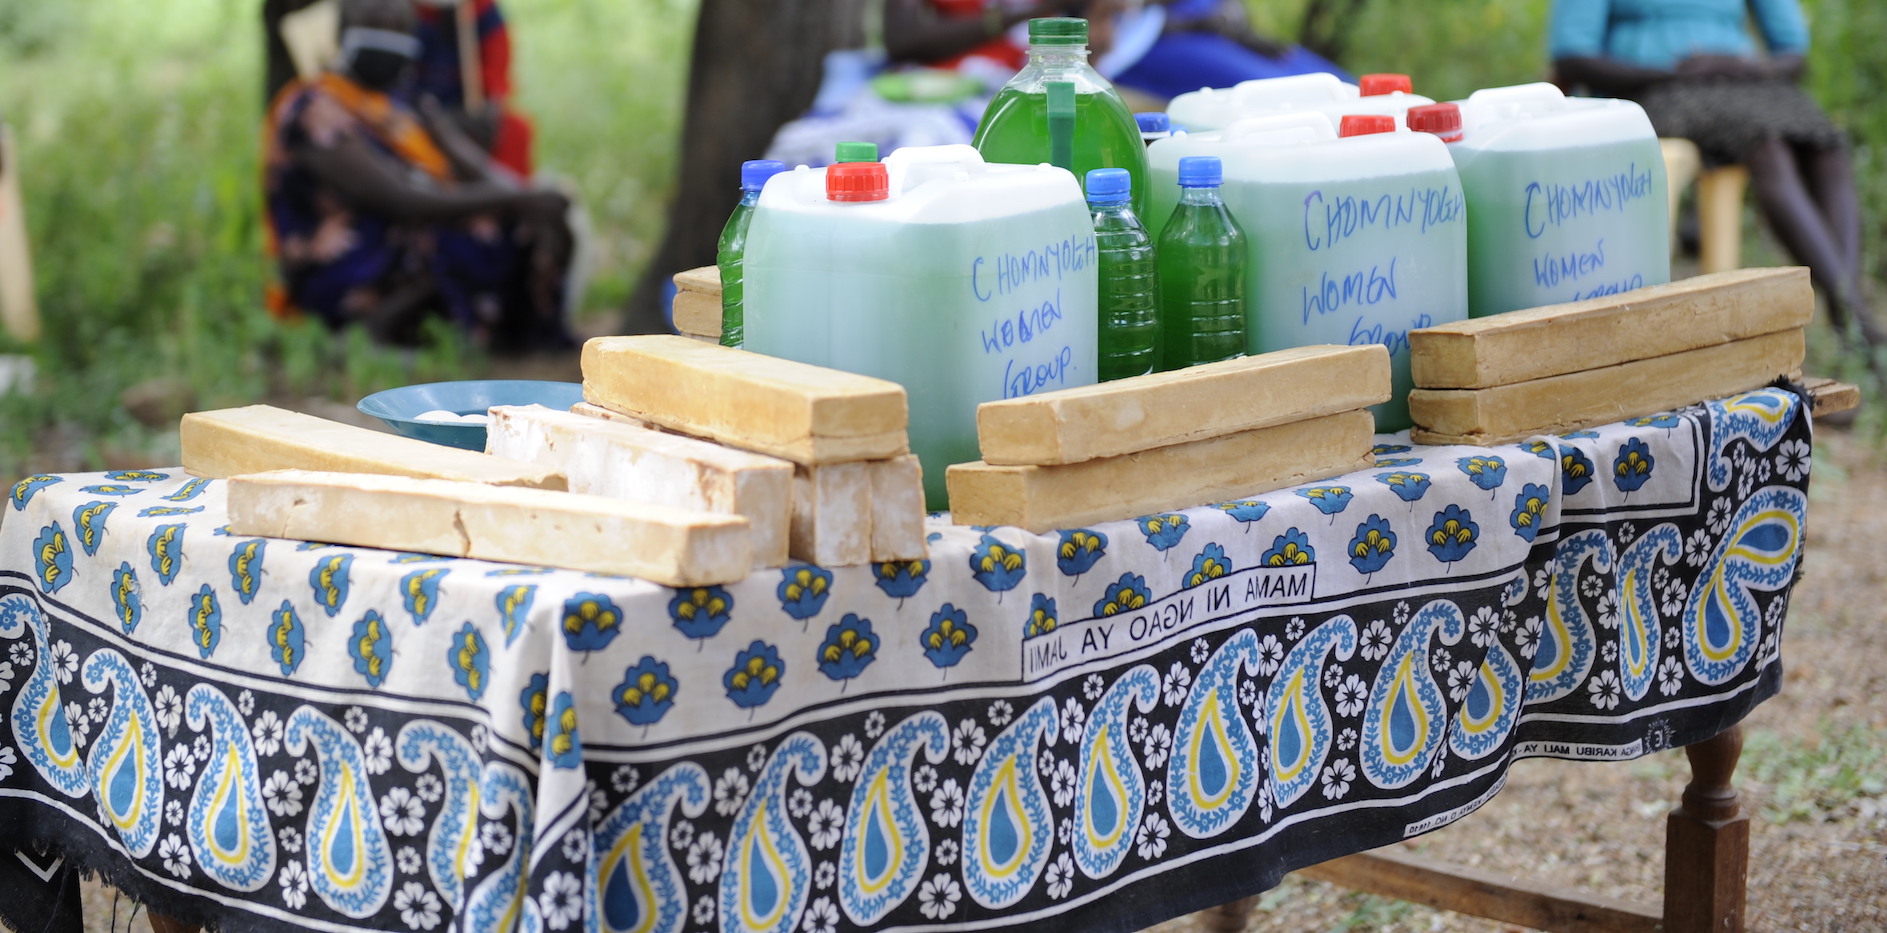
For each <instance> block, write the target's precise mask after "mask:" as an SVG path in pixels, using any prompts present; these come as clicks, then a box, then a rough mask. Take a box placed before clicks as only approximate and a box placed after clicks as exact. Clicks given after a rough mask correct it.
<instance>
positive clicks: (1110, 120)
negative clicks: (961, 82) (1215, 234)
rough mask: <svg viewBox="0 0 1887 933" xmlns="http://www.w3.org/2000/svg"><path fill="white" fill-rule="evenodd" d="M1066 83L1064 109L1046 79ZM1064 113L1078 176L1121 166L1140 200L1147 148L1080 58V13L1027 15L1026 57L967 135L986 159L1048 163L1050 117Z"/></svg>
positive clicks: (1084, 39)
mask: <svg viewBox="0 0 1887 933" xmlns="http://www.w3.org/2000/svg"><path fill="white" fill-rule="evenodd" d="M1064 82H1065V83H1067V84H1071V85H1073V91H1074V94H1073V102H1072V111H1073V112H1072V114H1067V113H1063V112H1061V107H1060V106H1059V102H1052V101H1051V99H1050V88H1049V85H1050V84H1052V83H1064ZM1070 116H1072V122H1073V139H1072V142H1073V148H1072V152H1071V156H1072V159H1071V164H1068V165H1063V166H1062V167H1063V168H1066V169H1068V170H1069V171H1072V172H1074V173H1075V177H1076V178H1078V179H1079V178H1086V177H1087V174H1088V172H1089V171H1090V170H1092V169H1097V168H1124V169H1126V170H1127V173H1128V174H1129V175H1131V176H1133V190H1134V206H1135V209H1136V210H1144V209H1145V208H1146V185H1147V153H1146V144H1145V143H1143V142H1141V140H1140V127H1139V125H1138V124H1136V123H1135V122H1134V118H1133V112H1132V111H1130V110H1128V109H1127V105H1126V103H1124V102H1123V101H1122V100H1121V99H1120V95H1119V94H1118V93H1117V92H1115V90H1114V86H1113V85H1111V84H1109V83H1107V79H1106V78H1103V77H1101V75H1100V73H1099V72H1097V71H1095V70H1094V68H1093V67H1092V66H1090V65H1089V64H1088V21H1087V20H1084V19H1073V18H1068V17H1049V18H1045V19H1032V20H1029V63H1028V64H1027V65H1026V66H1024V67H1023V69H1022V70H1021V71H1020V72H1018V73H1017V74H1016V76H1015V77H1014V78H1012V79H1010V81H1009V83H1008V84H1006V85H1004V86H1003V89H1002V90H1001V91H998V92H997V93H996V97H995V99H993V100H991V101H990V102H989V108H988V109H986V110H984V111H983V119H982V122H981V123H979V124H977V127H976V136H975V138H973V139H972V140H971V141H970V144H971V145H973V146H975V147H976V149H977V151H978V152H981V153H982V154H983V158H984V159H985V160H987V161H990V162H1011V163H1018V164H1022V165H1037V164H1040V163H1043V162H1050V163H1055V164H1059V163H1056V162H1055V159H1054V158H1052V157H1051V152H1050V149H1051V145H1050V143H1051V133H1052V131H1053V129H1054V127H1053V124H1055V123H1057V122H1060V123H1062V125H1063V126H1065V125H1066V121H1067V120H1068V118H1069V117H1070Z"/></svg>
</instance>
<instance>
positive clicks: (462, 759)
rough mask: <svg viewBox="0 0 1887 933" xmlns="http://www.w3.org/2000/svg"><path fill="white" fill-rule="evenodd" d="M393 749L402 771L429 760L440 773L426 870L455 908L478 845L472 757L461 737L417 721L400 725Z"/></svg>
mask: <svg viewBox="0 0 1887 933" xmlns="http://www.w3.org/2000/svg"><path fill="white" fill-rule="evenodd" d="M394 749H395V751H396V752H397V753H398V754H399V757H400V765H401V767H404V768H405V769H406V770H408V771H412V772H414V773H421V772H424V771H426V770H428V769H429V768H430V767H431V766H432V762H433V761H435V760H437V761H438V762H439V766H440V768H441V769H443V770H444V771H445V793H444V795H443V796H442V798H441V799H440V802H439V815H438V816H437V817H435V818H434V819H433V823H432V832H431V833H430V834H429V835H428V836H427V838H426V870H427V872H428V873H429V874H430V875H431V876H432V884H433V888H434V889H436V890H437V891H438V892H439V896H440V897H442V898H444V899H445V902H446V903H448V904H457V903H458V902H459V899H460V897H462V896H463V895H464V893H465V878H466V876H467V875H470V874H471V873H472V870H473V869H474V868H476V867H477V863H476V862H474V861H471V859H472V857H473V850H474V848H475V846H476V845H477V842H478V811H479V799H478V798H479V783H478V782H479V775H480V771H481V768H480V765H479V760H478V755H477V753H476V752H474V751H473V750H472V743H470V742H468V741H466V740H465V737H464V736H461V735H459V734H458V733H456V732H453V731H452V730H450V729H447V728H446V727H445V726H443V725H441V724H439V723H436V722H431V721H429V720H423V719H422V720H415V721H412V722H409V723H407V724H406V725H405V726H403V727H401V729H400V735H399V738H398V739H397V740H396V741H395V742H394Z"/></svg>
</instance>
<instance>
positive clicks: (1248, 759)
mask: <svg viewBox="0 0 1887 933" xmlns="http://www.w3.org/2000/svg"><path fill="white" fill-rule="evenodd" d="M1346 621H1347V620H1346ZM1341 624H1342V623H1338V625H1339V627H1340V626H1341ZM1318 631H1319V632H1321V631H1323V628H1321V627H1320V628H1319V629H1318ZM1315 637H1316V633H1313V634H1312V638H1315ZM1258 660H1259V659H1258V636H1257V635H1256V634H1255V633H1253V632H1252V630H1251V629H1249V628H1246V629H1240V630H1239V631H1238V632H1237V633H1236V634H1234V635H1233V636H1232V637H1231V638H1230V639H1228V640H1227V641H1226V642H1225V644H1224V645H1222V646H1220V648H1219V650H1218V652H1217V653H1215V654H1213V655H1212V657H1210V658H1208V659H1206V663H1205V665H1204V666H1203V667H1201V668H1200V669H1199V677H1198V679H1197V680H1195V681H1193V686H1192V693H1191V694H1189V695H1188V696H1187V699H1186V706H1185V708H1183V709H1182V710H1180V714H1179V722H1178V724H1177V725H1175V726H1174V728H1173V763H1172V764H1171V765H1169V766H1168V767H1167V771H1166V797H1167V800H1168V801H1169V804H1168V806H1169V807H1170V808H1171V809H1172V811H1173V825H1175V826H1177V827H1179V831H1180V832H1183V833H1185V834H1186V835H1188V836H1192V837H1193V838H1195V839H1204V838H1208V837H1211V836H1216V835H1218V834H1220V833H1222V832H1225V831H1226V830H1227V829H1229V828H1231V826H1232V824H1233V823H1236V822H1237V821H1238V818H1239V817H1241V816H1244V815H1245V810H1246V809H1247V808H1249V807H1250V806H1251V802H1252V799H1253V795H1254V793H1255V792H1256V791H1257V789H1258V772H1257V770H1256V767H1255V766H1256V764H1257V762H1258V741H1257V740H1256V739H1254V738H1253V737H1252V734H1251V727H1250V726H1248V725H1246V724H1245V717H1244V715H1243V714H1242V713H1241V712H1240V710H1239V704H1238V681H1239V671H1240V669H1241V668H1242V669H1243V670H1244V674H1245V676H1246V677H1254V676H1256V675H1257V673H1258ZM1313 683H1315V682H1314V681H1313ZM1312 692H1313V693H1314V692H1315V688H1314V687H1313V689H1312Z"/></svg>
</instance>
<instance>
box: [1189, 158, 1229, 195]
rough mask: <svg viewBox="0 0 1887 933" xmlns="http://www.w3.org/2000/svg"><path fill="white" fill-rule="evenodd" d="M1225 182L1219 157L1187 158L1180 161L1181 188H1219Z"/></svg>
mask: <svg viewBox="0 0 1887 933" xmlns="http://www.w3.org/2000/svg"><path fill="white" fill-rule="evenodd" d="M1224 181H1225V170H1224V168H1223V167H1222V166H1221V165H1220V164H1219V157H1218V156H1186V157H1185V158H1183V159H1180V160H1179V186H1180V187H1181V188H1217V187H1218V186H1219V185H1220V184H1222V183H1223V182H1224Z"/></svg>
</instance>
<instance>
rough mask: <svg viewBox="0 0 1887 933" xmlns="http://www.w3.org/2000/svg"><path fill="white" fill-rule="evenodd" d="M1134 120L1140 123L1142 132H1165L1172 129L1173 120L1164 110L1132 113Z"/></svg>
mask: <svg viewBox="0 0 1887 933" xmlns="http://www.w3.org/2000/svg"><path fill="white" fill-rule="evenodd" d="M1134 122H1135V123H1138V124H1140V132H1142V133H1165V132H1169V131H1171V130H1172V129H1173V121H1172V119H1171V118H1170V117H1168V116H1167V115H1166V111H1164V110H1154V111H1151V112H1148V113H1136V114H1134Z"/></svg>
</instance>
